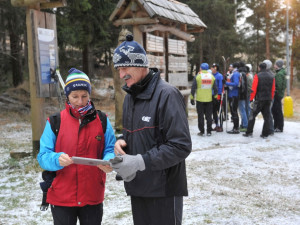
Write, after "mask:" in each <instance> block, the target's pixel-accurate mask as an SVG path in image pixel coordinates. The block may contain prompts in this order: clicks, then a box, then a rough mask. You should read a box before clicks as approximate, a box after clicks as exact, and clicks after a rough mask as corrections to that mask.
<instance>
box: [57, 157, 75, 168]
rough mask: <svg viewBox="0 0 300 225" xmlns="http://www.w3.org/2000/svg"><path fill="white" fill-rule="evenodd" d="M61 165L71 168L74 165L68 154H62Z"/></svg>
mask: <svg viewBox="0 0 300 225" xmlns="http://www.w3.org/2000/svg"><path fill="white" fill-rule="evenodd" d="M58 161H59V165H61V166H69V165H71V164H72V163H73V160H72V159H71V158H70V156H69V155H68V154H61V155H60V156H59V158H58Z"/></svg>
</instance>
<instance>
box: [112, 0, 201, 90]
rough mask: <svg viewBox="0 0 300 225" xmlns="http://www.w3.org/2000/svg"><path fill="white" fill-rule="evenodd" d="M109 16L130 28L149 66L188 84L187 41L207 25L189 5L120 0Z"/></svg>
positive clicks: (164, 0) (176, 83) (165, 0)
mask: <svg viewBox="0 0 300 225" xmlns="http://www.w3.org/2000/svg"><path fill="white" fill-rule="evenodd" d="M109 20H110V21H112V22H113V24H114V25H115V26H122V27H125V28H128V29H130V28H132V32H133V36H134V40H135V41H137V42H139V43H140V44H141V45H142V46H143V47H144V49H145V50H146V52H147V56H148V60H149V66H150V67H156V68H158V69H160V70H161V76H162V78H163V79H165V80H166V81H168V82H169V83H171V84H172V85H174V86H177V87H179V88H180V87H182V88H183V89H185V88H186V87H188V55H187V41H189V42H192V41H194V40H195V37H194V35H192V33H197V32H203V31H204V30H205V29H206V25H205V24H204V23H203V22H202V21H201V19H200V18H199V16H198V15H197V14H196V13H194V12H193V10H192V9H191V8H190V7H189V6H188V5H186V4H184V3H181V2H179V1H175V0H120V1H119V2H118V4H117V6H116V8H115V10H114V11H113V13H112V14H111V16H110V18H109ZM184 87H185V88H184ZM180 89H181V88H180Z"/></svg>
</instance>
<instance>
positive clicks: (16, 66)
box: [9, 32, 23, 87]
mask: <svg viewBox="0 0 300 225" xmlns="http://www.w3.org/2000/svg"><path fill="white" fill-rule="evenodd" d="M9 37H10V52H11V58H10V62H11V66H12V76H13V85H14V87H17V86H18V85H19V84H21V83H23V72H22V66H21V59H20V58H21V57H20V52H21V48H20V44H19V37H18V36H17V35H16V34H14V33H13V32H11V33H10V35H9Z"/></svg>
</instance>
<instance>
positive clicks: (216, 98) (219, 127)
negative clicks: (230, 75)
mask: <svg viewBox="0 0 300 225" xmlns="http://www.w3.org/2000/svg"><path fill="white" fill-rule="evenodd" d="M210 69H211V71H212V74H213V75H214V77H215V79H216V85H217V88H218V93H213V118H214V121H215V124H216V127H215V128H214V129H213V130H214V131H217V132H222V131H223V123H222V120H220V121H219V118H218V114H219V110H220V103H221V97H222V92H223V75H222V74H221V73H219V69H220V67H219V65H218V64H217V63H214V64H212V66H211V67H210ZM221 116H222V115H221Z"/></svg>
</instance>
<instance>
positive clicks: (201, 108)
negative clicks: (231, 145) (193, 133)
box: [196, 101, 213, 133]
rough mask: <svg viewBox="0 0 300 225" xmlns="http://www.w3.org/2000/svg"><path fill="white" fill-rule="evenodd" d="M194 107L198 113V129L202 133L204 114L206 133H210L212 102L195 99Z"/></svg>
mask: <svg viewBox="0 0 300 225" xmlns="http://www.w3.org/2000/svg"><path fill="white" fill-rule="evenodd" d="M196 108H197V114H198V129H199V130H200V132H202V133H204V115H205V119H206V127H207V133H211V125H212V110H213V105H212V102H198V101H196Z"/></svg>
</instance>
